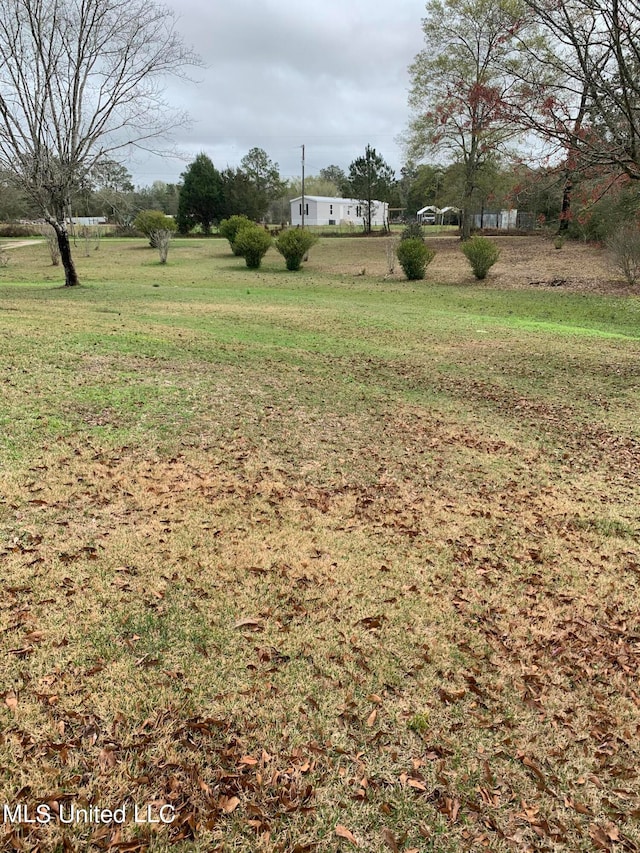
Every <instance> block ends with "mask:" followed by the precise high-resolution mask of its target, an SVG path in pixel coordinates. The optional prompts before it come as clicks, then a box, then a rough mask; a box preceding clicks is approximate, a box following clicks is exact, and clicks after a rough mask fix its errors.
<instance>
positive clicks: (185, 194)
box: [176, 154, 222, 234]
mask: <svg viewBox="0 0 640 853" xmlns="http://www.w3.org/2000/svg"><path fill="white" fill-rule="evenodd" d="M181 177H182V180H183V184H182V189H181V190H180V200H179V202H178V215H177V217H176V219H177V223H178V228H179V229H180V233H181V234H188V233H189V231H191V230H192V228H194V227H195V226H196V225H199V226H200V227H201V228H202V233H203V234H210V233H211V226H212V224H213V223H214V222H217V221H218V220H219V219H220V218H221V213H222V209H221V205H222V176H221V175H220V172H218V170H217V169H216V168H215V166H214V165H213V163H212V162H211V160H210V159H209V157H207V155H206V154H198V156H197V157H196V159H195V160H194V161H193V163H191V165H190V166H189V168H188V169H187V171H186V172H183V174H182V175H181Z"/></svg>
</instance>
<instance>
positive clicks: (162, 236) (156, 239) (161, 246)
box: [150, 228, 173, 264]
mask: <svg viewBox="0 0 640 853" xmlns="http://www.w3.org/2000/svg"><path fill="white" fill-rule="evenodd" d="M172 236H173V231H169V229H168V228H159V229H158V230H157V231H152V232H151V237H150V239H151V240H152V241H153V245H154V246H155V247H156V249H157V250H158V253H159V255H160V263H161V264H166V263H167V256H168V254H169V243H170V242H171V237H172Z"/></svg>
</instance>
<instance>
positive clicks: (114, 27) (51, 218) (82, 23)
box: [0, 0, 199, 286]
mask: <svg viewBox="0 0 640 853" xmlns="http://www.w3.org/2000/svg"><path fill="white" fill-rule="evenodd" d="M197 64H199V60H198V58H197V56H196V55H195V54H194V53H193V52H192V51H191V50H189V49H188V48H186V47H185V45H184V44H183V42H182V40H181V38H180V37H179V35H178V34H177V33H176V32H175V30H174V21H173V15H172V13H171V12H170V11H168V10H167V9H165V8H163V7H161V6H158V5H156V4H154V3H153V2H148V0H0V170H4V171H6V172H7V173H9V174H10V175H12V177H13V179H14V181H15V183H16V184H17V185H18V186H20V187H21V188H22V189H23V191H24V192H25V193H26V194H27V195H28V196H29V197H30V198H31V199H32V200H33V201H34V202H35V203H36V205H37V206H38V208H39V210H41V211H42V215H43V216H44V218H45V220H46V221H47V222H48V223H49V224H50V225H51V226H52V227H53V228H54V229H55V232H56V235H57V238H58V245H59V247H60V255H61V259H62V264H63V266H64V271H65V285H67V286H72V285H76V284H78V276H77V274H76V270H75V266H74V263H73V259H72V257H71V248H70V244H69V235H68V231H67V214H68V210H69V205H70V202H71V200H72V199H73V197H74V195H75V194H77V193H78V192H79V191H80V189H81V187H82V186H83V184H84V183H85V182H86V179H87V176H88V174H89V172H90V171H91V169H93V168H95V166H96V165H97V164H99V163H100V162H101V161H103V160H105V159H106V158H113V156H114V152H118V151H122V149H124V148H126V147H127V146H130V145H134V146H138V147H143V148H149V147H152V146H153V144H154V141H155V140H157V139H158V138H160V137H163V136H165V135H166V134H167V132H168V131H169V130H170V129H171V128H172V127H174V126H176V125H178V124H180V123H183V122H184V120H185V116H184V115H178V114H176V113H173V112H172V111H171V110H170V109H169V108H168V107H167V105H166V104H165V102H164V101H163V99H162V88H161V83H162V79H163V78H164V77H165V75H183V74H184V69H185V68H186V67H187V66H189V65H197Z"/></svg>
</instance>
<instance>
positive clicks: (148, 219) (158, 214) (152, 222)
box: [133, 210, 177, 249]
mask: <svg viewBox="0 0 640 853" xmlns="http://www.w3.org/2000/svg"><path fill="white" fill-rule="evenodd" d="M133 227H134V228H135V229H136V231H140V232H141V233H142V234H144V236H145V237H146V238H147V239H148V240H149V245H150V246H151V248H152V249H157V248H158V245H157V243H156V242H155V237H154V235H155V234H157V233H158V232H159V231H171V232H172V233H173V232H174V231H175V230H176V227H177V226H176V223H175V221H174V220H173V219H171V217H170V216H165V215H164V213H163V212H162V211H161V210H141V211H140V213H139V214H138V215H137V216H136V218H135V219H134V221H133Z"/></svg>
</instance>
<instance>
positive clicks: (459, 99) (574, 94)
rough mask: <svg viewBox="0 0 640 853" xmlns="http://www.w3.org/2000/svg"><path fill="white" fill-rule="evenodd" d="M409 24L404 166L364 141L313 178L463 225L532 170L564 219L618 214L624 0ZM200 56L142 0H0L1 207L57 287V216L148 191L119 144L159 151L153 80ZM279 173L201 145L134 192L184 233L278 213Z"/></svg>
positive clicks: (627, 33) (633, 185)
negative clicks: (415, 35)
mask: <svg viewBox="0 0 640 853" xmlns="http://www.w3.org/2000/svg"><path fill="white" fill-rule="evenodd" d="M422 26H423V35H424V49H423V50H422V51H420V53H419V54H418V55H417V56H416V57H415V58H414V60H413V62H412V64H411V65H410V69H409V71H410V80H411V85H410V91H409V105H410V108H411V120H410V122H409V125H408V127H407V128H406V132H405V134H404V141H405V145H406V163H405V166H404V168H403V169H402V174H401V175H400V176H399V177H396V176H394V175H393V173H392V172H391V170H390V169H389V168H388V166H387V164H386V163H385V162H384V159H383V158H382V157H381V155H380V154H379V153H378V152H376V151H375V150H374V149H372V148H371V147H370V146H367V148H366V149H365V153H364V155H363V156H362V157H361V158H357V160H356V161H354V163H352V164H351V166H350V167H349V172H348V173H345V175H344V180H343V178H342V176H341V175H340V174H339V172H336V171H335V170H336V169H337V167H327V170H331V173H330V174H329V173H328V172H327V174H326V175H324V176H323V175H322V173H321V174H319V175H318V176H316V178H317V179H318V182H317V186H320V185H321V182H323V181H326V183H325V186H328V185H330V184H333V186H334V187H335V189H336V190H337V191H339V192H340V194H343V195H349V196H350V197H354V198H358V199H360V200H362V201H363V202H364V203H365V211H366V210H367V205H368V206H369V209H370V203H371V200H372V199H374V198H375V199H378V200H381V201H389V203H390V206H391V207H395V208H397V209H404V211H405V213H406V214H407V215H411V214H412V212H413V208H414V207H416V204H417V201H416V199H417V197H418V196H419V195H420V190H419V187H420V186H422V187H424V188H425V189H427V188H428V189H429V193H431V195H429V194H428V193H423V194H422V196H421V198H420V201H421V202H423V203H428V202H429V201H430V200H431V197H433V199H434V203H435V200H436V199H437V200H438V201H440V202H442V201H444V200H448V201H452V202H454V203H455V206H458V207H460V208H461V210H462V237H463V239H466V238H467V237H468V236H469V234H470V230H471V223H472V220H471V216H472V213H473V212H474V209H477V207H478V204H481V205H482V204H484V203H485V201H486V202H489V201H492V200H493V201H494V202H495V201H496V200H497V196H498V195H499V192H498V190H499V188H500V186H501V181H502V178H503V176H504V175H505V174H508V173H509V172H514V173H515V172H516V171H517V172H518V173H519V175H520V177H521V178H523V179H524V182H523V181H521V180H514V181H513V182H512V187H511V192H512V193H516V195H518V193H519V194H520V195H522V193H524V192H525V190H526V188H527V187H528V186H529V185H530V184H531V183H533V185H534V189H533V190H530V194H532V195H533V196H534V197H537V198H538V201H542V199H543V197H544V196H545V194H546V195H549V194H550V193H551V192H552V189H551V188H552V187H553V188H554V189H553V192H555V193H556V194H558V193H559V196H560V202H559V212H558V217H559V222H560V228H561V229H567V230H568V229H570V228H571V227H576V225H575V223H576V222H577V223H578V224H579V225H581V226H582V225H584V224H585V223H589V222H590V221H592V220H593V215H594V211H596V210H597V209H598V206H600V207H602V205H603V203H604V204H605V205H606V204H609V207H610V208H611V211H612V212H613V218H611V217H609V221H610V222H612V223H613V224H614V225H615V222H620V221H624V220H625V218H626V219H628V218H629V215H630V214H634V215H635V212H636V210H637V208H638V202H637V199H638V192H637V187H638V186H639V184H638V181H639V180H640V118H639V116H640V6H639V5H638V2H637V0H562V2H559V0H428V2H427V3H426V6H425V17H424V19H423V25H422ZM200 64H201V61H200V59H199V57H198V56H196V55H195V54H194V53H193V52H192V51H191V50H189V49H188V48H187V47H185V45H184V43H183V41H182V39H181V37H180V35H179V34H178V33H177V31H176V29H175V27H174V16H173V15H172V13H171V12H170V11H168V10H167V9H166V8H165V7H163V6H161V5H157V4H156V3H154V2H149V0H83V2H81V3H80V2H76V0H38V2H33V1H32V0H0V69H1V73H0V187H1V188H2V190H3V191H2V197H3V204H5V205H6V206H7V207H9V206H11V205H13V209H14V210H18V209H20V205H23V204H26V205H27V206H28V207H30V208H31V209H32V210H34V211H36V212H37V213H38V214H39V215H40V217H42V218H44V219H45V220H46V221H47V222H49V223H50V225H51V226H52V228H53V229H54V230H55V232H56V235H57V240H58V244H59V249H60V253H61V258H62V263H63V266H64V270H65V283H66V284H67V285H74V284H76V283H77V282H78V279H77V275H76V272H75V267H74V264H73V259H72V257H71V248H70V244H69V237H68V233H67V222H68V215H69V212H70V211H71V210H72V209H74V208H75V209H76V211H78V209H79V208H81V207H82V205H83V204H85V206H87V207H88V205H89V202H91V203H92V204H93V203H96V201H97V198H98V197H100V198H101V199H102V203H103V206H105V207H107V208H108V207H109V206H111V210H110V211H109V215H111V216H119V215H122V216H126V210H125V205H126V204H127V203H133V204H136V205H137V204H138V203H139V202H141V201H144V199H143V198H138V199H137V200H136V199H135V191H134V190H132V189H131V188H130V187H128V185H127V180H128V178H127V175H125V174H122V173H120V174H119V172H118V169H119V168H120V167H119V162H120V161H121V160H122V159H123V157H124V155H125V152H129V151H130V150H131V149H132V148H136V147H138V148H142V149H146V150H150V149H151V150H157V141H158V140H159V139H160V138H162V137H166V136H167V134H168V133H170V131H171V129H172V128H175V127H177V126H184V124H185V121H186V117H185V116H184V115H182V114H181V113H179V112H175V111H171V110H170V109H169V108H168V107H167V105H166V104H165V103H164V101H163V99H162V97H160V93H161V91H162V88H163V84H164V81H165V80H166V78H167V77H169V76H174V77H179V78H182V79H184V78H185V76H187V72H188V69H189V68H190V67H193V66H198V65H200ZM263 155H264V156H263ZM277 172H278V170H277V166H276V164H273V163H271V161H270V160H269V158H268V157H267V156H266V154H265V153H264V152H262V151H261V149H257V148H255V149H252V150H251V151H250V152H249V153H248V154H247V156H246V157H245V158H244V159H243V161H242V163H241V165H240V167H237V168H230V167H227V168H225V169H222V170H217V169H216V168H215V166H214V165H213V164H212V163H210V161H209V162H207V159H206V155H200V156H199V158H196V161H195V162H194V163H193V164H191V166H190V167H189V169H187V171H186V172H185V174H184V175H183V178H182V185H181V187H177V186H175V185H162V186H160V185H154V187H151V188H146V189H144V190H141V191H139V192H138V196H142V197H144V196H145V195H146V196H147V197H148V198H147V200H148V201H149V202H151V201H152V200H153V204H154V206H155V204H156V201H157V202H158V206H159V207H160V208H161V209H165V210H167V212H169V209H170V210H171V212H172V215H174V216H175V217H176V219H177V220H178V221H179V222H180V224H181V227H182V228H183V229H187V228H188V227H189V226H190V225H191V226H192V227H195V226H196V225H198V226H199V227H200V228H201V229H202V230H205V231H206V230H207V229H209V228H210V227H211V225H212V223H214V222H216V221H219V220H220V219H221V218H224V217H225V216H228V215H233V214H234V213H236V212H242V213H245V214H247V215H249V216H251V217H252V218H256V219H257V218H262V217H263V216H265V215H266V214H267V212H268V211H269V208H270V206H271V215H272V216H277V204H278V202H279V203H280V210H281V217H280V218H284V215H283V211H284V208H283V203H284V202H283V200H284V199H285V198H286V195H287V194H290V193H288V192H287V191H288V190H289V191H290V190H291V189H293V187H291V186H290V185H289V186H287V185H286V183H285V182H284V181H282V180H281V178H280V176H279V175H278V173H277ZM498 179H500V180H498ZM536 182H537V187H538V189H537V190H536V189H535V186H536ZM432 184H435V185H434V186H433V192H432V191H431V188H432ZM205 186H206V192H205V190H204V187H205ZM454 187H455V188H456V189H455V192H454V191H453V188H454ZM523 187H524V188H523ZM305 190H306V192H308V193H309V194H311V192H312V184H311V183H309V184H308V185H307V186H306V187H305ZM500 192H501V190H500ZM454 196H455V198H454ZM491 196H493V199H491V198H490V197H491ZM611 211H610V212H611ZM286 212H287V214H288V210H287V211H286ZM541 215H543V214H541ZM366 219H367V217H366V216H365V224H366ZM601 219H602V220H604V219H606V217H605V216H601ZM610 227H613V225H611V226H610Z"/></svg>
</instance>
